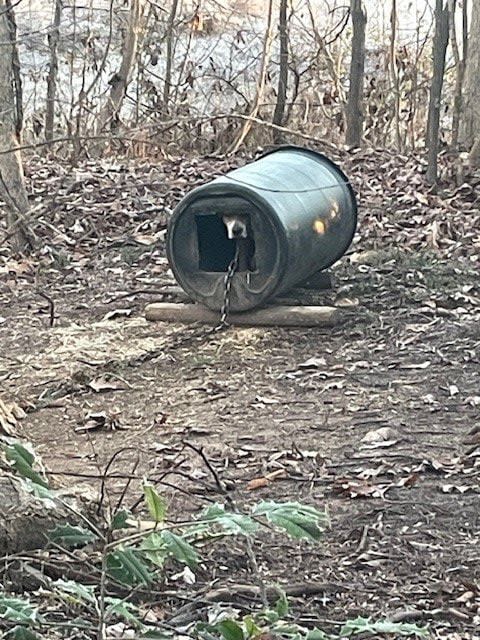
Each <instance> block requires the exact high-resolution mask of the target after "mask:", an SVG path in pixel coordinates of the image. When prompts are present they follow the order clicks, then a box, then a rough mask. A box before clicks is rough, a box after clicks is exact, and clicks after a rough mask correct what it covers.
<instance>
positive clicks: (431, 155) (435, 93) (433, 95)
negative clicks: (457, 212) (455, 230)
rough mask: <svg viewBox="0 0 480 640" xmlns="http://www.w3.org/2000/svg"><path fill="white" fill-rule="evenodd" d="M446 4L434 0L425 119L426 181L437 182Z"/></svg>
mask: <svg viewBox="0 0 480 640" xmlns="http://www.w3.org/2000/svg"><path fill="white" fill-rule="evenodd" d="M448 22H449V20H448V5H447V2H446V0H436V2H435V35H434V36H433V52H432V57H433V75H432V84H431V87H430V100H429V104H428V121H427V136H426V138H427V140H426V142H427V149H428V154H427V160H428V166H427V181H428V182H429V183H430V184H435V183H436V182H437V177H438V176H437V174H438V166H437V165H438V162H437V161H438V145H439V139H438V138H439V129H440V104H441V100H442V87H443V78H444V74H445V56H446V52H447V45H448V35H449V26H448Z"/></svg>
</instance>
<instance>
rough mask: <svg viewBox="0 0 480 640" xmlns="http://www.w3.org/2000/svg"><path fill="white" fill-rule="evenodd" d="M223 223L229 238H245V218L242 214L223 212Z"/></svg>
mask: <svg viewBox="0 0 480 640" xmlns="http://www.w3.org/2000/svg"><path fill="white" fill-rule="evenodd" d="M222 221H223V224H224V225H225V227H226V229H227V237H228V239H229V240H238V239H239V238H247V237H248V230H247V219H246V216H244V215H242V214H237V215H232V214H228V213H226V214H224V215H223V216H222Z"/></svg>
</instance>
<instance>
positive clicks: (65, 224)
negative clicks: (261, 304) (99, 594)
mask: <svg viewBox="0 0 480 640" xmlns="http://www.w3.org/2000/svg"><path fill="white" fill-rule="evenodd" d="M367 161H368V162H370V163H371V164H370V165H369V164H368V162H367ZM377 162H378V159H376V158H373V159H370V158H367V159H365V158H364V159H363V161H362V162H360V161H359V160H358V159H356V158H353V159H351V160H349V163H350V164H349V165H348V166H347V172H348V170H350V173H351V175H352V176H353V181H354V184H355V186H356V188H357V191H359V192H360V203H361V210H360V226H359V234H358V237H357V239H356V242H355V244H354V246H353V247H352V249H351V251H350V252H349V255H348V256H347V257H346V258H344V259H343V260H342V262H341V263H340V265H339V266H338V267H336V268H335V269H334V286H333V289H332V290H331V291H328V292H323V293H319V294H316V301H319V302H325V303H328V304H331V303H333V304H339V305H341V306H343V307H344V308H345V309H346V319H345V321H344V322H343V323H342V324H340V325H339V326H336V327H334V328H331V329H285V328H255V329H250V328H242V329H240V328H229V329H228V330H225V331H223V332H221V333H218V334H215V335H213V336H212V335H209V336H207V335H204V330H203V329H199V328H195V327H194V328H192V327H182V326H181V325H178V324H155V323H147V322H146V321H145V320H144V318H143V308H144V306H145V304H146V303H147V302H151V301H152V300H160V299H174V298H175V294H170V293H168V291H169V287H170V286H171V285H172V284H173V281H172V279H171V276H170V275H169V273H168V270H167V264H166V258H165V251H164V239H163V238H164V235H163V230H164V228H165V224H166V221H167V219H168V215H169V212H170V210H171V207H172V206H173V205H174V204H175V202H176V201H178V199H179V198H180V197H181V195H182V194H183V193H184V192H185V190H186V189H188V188H189V187H190V186H191V185H192V184H196V183H199V182H202V181H203V180H205V179H207V178H208V177H209V176H210V175H211V174H212V173H215V171H221V170H224V169H225V167H226V163H225V162H224V161H217V160H213V159H210V160H209V159H206V160H202V161H200V160H199V161H198V162H196V163H195V162H193V163H190V164H189V165H188V167H185V166H184V164H182V163H181V162H174V161H168V162H167V161H164V162H163V163H157V165H156V166H155V167H154V168H152V167H151V166H148V167H147V166H146V165H138V164H127V163H125V164H122V165H114V164H113V163H110V164H105V165H98V164H95V165H94V164H93V163H90V164H89V163H85V165H84V166H81V167H80V168H79V169H76V170H74V171H70V170H68V169H67V168H63V167H61V166H57V165H55V164H53V163H52V164H48V163H45V164H43V163H41V162H39V161H35V160H32V162H31V165H30V170H29V179H30V181H31V185H32V189H33V193H34V195H33V196H32V201H33V204H34V205H35V203H42V205H41V206H42V208H41V210H40V211H39V213H38V224H39V227H38V229H39V231H38V233H39V235H40V236H41V237H42V238H43V240H44V243H45V249H44V250H43V251H42V254H41V255H38V256H36V257H35V258H32V259H28V260H26V259H24V260H19V259H15V258H14V257H13V256H12V255H10V253H9V252H8V251H7V250H6V249H5V250H3V249H2V250H1V251H0V304H1V306H0V345H1V347H0V381H1V389H2V394H1V397H2V398H3V399H4V400H6V401H10V402H11V401H15V402H17V403H18V404H19V405H20V406H22V407H23V408H24V409H25V410H26V412H27V416H26V418H25V419H23V420H22V421H21V422H20V423H19V425H18V434H19V435H20V436H22V437H25V438H27V439H28V440H29V441H31V442H32V443H33V444H34V446H35V448H36V450H37V451H38V453H39V454H41V456H42V459H43V461H44V463H45V465H46V467H47V468H48V469H50V470H51V471H52V472H53V474H54V477H55V478H56V481H57V482H59V483H61V484H72V483H75V484H77V483H82V482H87V483H89V484H91V485H92V486H95V487H98V485H99V477H100V476H101V475H102V474H103V473H104V470H105V467H106V465H107V464H108V463H109V461H111V460H112V456H114V454H117V455H116V457H115V459H114V461H113V463H112V464H111V467H110V469H109V471H110V472H111V473H114V475H116V477H114V478H111V479H110V480H109V481H108V483H107V484H108V487H109V491H110V493H109V495H110V499H111V501H112V504H114V502H115V496H116V495H118V494H119V492H120V491H121V490H122V487H124V486H125V483H126V477H127V476H129V475H134V476H135V477H138V478H139V479H141V478H142V476H143V475H145V476H148V477H149V478H150V479H152V481H157V482H158V483H159V484H158V487H159V490H161V491H162V492H164V493H165V495H167V496H168V498H169V500H170V501H171V507H170V509H171V513H172V516H173V517H174V519H175V518H177V517H178V518H179V519H182V518H183V519H185V516H188V514H189V513H192V512H196V511H197V510H198V509H199V508H201V507H203V506H205V504H206V503H208V502H209V501H214V502H223V503H224V502H225V500H226V497H225V493H222V491H225V490H226V491H227V494H228V498H229V499H230V500H233V501H234V502H235V504H237V505H249V504H253V503H255V502H258V501H259V500H263V499H275V500H279V501H281V500H299V501H303V502H306V503H308V504H313V505H315V506H317V507H318V508H322V509H323V508H326V509H328V512H329V514H330V518H331V526H330V528H329V529H328V530H327V532H326V534H325V537H324V539H323V541H322V542H321V543H320V544H315V545H314V544H307V543H299V542H294V541H291V540H289V539H287V538H284V537H278V538H277V537H273V538H271V537H268V536H266V537H262V539H261V540H260V541H259V542H258V546H257V554H258V558H257V559H258V563H259V566H260V569H261V572H262V574H263V576H264V578H265V580H266V581H267V582H269V583H276V584H281V585H284V586H286V587H287V588H288V585H291V584H292V583H304V584H306V583H316V584H317V585H318V583H321V584H323V587H322V588H321V589H320V590H317V592H316V593H308V588H305V593H304V594H303V595H299V596H297V597H293V598H292V599H291V604H292V610H293V611H294V612H295V616H296V620H297V621H299V622H302V623H305V624H306V625H307V626H308V625H313V624H317V625H318V626H322V625H323V626H324V627H326V628H333V629H335V628H336V624H337V623H341V622H342V621H344V620H345V619H347V618H352V617H356V616H357V615H363V616H372V617H374V618H376V619H378V618H383V617H386V616H388V617H390V618H391V619H394V620H397V621H404V620H405V621H407V620H408V621H410V620H412V621H416V622H418V623H419V624H423V623H428V624H429V626H430V630H431V637H433V638H449V639H459V640H460V639H461V640H463V639H465V640H467V639H473V638H480V632H479V631H478V629H479V628H480V484H479V477H480V425H479V422H480V384H479V374H480V323H479V321H480V282H479V266H480V261H479V253H480V241H479V238H480V222H479V220H480V216H479V215H478V201H477V200H475V197H474V196H473V195H472V193H473V191H468V190H467V191H466V188H464V190H463V191H462V192H460V193H459V192H457V191H456V190H453V191H452V193H453V195H452V196H450V195H448V194H447V196H446V195H445V193H443V194H440V195H439V196H436V195H433V194H430V195H429V194H427V195H421V194H420V191H421V188H420V187H419V186H417V185H416V184H415V183H413V185H412V183H411V180H410V179H409V178H408V171H407V169H405V178H404V180H403V183H399V184H397V183H396V182H395V183H394V186H392V183H393V182H392V181H394V180H397V178H396V177H395V178H392V180H391V181H390V182H389V183H388V184H387V186H386V187H385V186H384V188H383V190H381V189H378V188H377V187H376V183H375V181H373V180H371V179H370V177H371V173H369V171H371V169H370V168H369V167H371V166H373V165H374V164H376V163H377ZM385 162H386V163H388V166H389V167H390V166H392V167H393V166H394V165H395V159H391V158H386V159H385ZM409 162H411V163H412V166H414V164H413V160H412V161H409ZM407 165H408V163H407ZM389 175H390V176H393V173H391V174H389ZM402 185H403V186H402ZM452 189H453V187H452ZM399 193H400V195H399ZM415 193H416V194H417V195H416V196H415V195H412V194H415ZM422 193H423V192H422ZM402 194H403V195H402ZM405 194H406V195H405ZM406 196H408V197H410V198H413V200H414V201H415V202H413V201H409V200H408V199H406ZM402 197H403V200H402ZM422 198H424V199H425V200H426V202H422ZM446 200H447V201H448V206H449V207H451V211H450V210H447V208H446V207H447V205H445V204H444V203H445V201H446ZM462 207H463V208H462ZM422 216H423V217H422ZM428 216H430V217H428ZM435 222H436V226H435V224H434V223H435ZM462 225H463V226H462ZM459 229H460V231H459ZM295 295H299V296H300V297H301V296H302V295H303V294H302V292H299V293H297V294H295ZM49 301H51V302H49ZM52 304H53V313H54V316H55V322H54V325H53V327H50V326H49V318H50V313H51V311H52V306H51V305H52ZM182 341H183V342H182ZM91 414H94V415H95V414H100V416H99V417H97V418H96V419H95V418H92V417H91ZM191 445H193V447H194V448H192V447H191ZM195 449H202V451H203V453H204V456H203V457H202V455H200V454H199V453H198V451H195ZM213 472H215V473H213ZM264 478H267V479H268V478H270V479H269V480H268V481H265V480H263V479H264ZM252 481H253V482H252ZM132 500H134V498H133V497H132ZM204 557H205V562H204V564H203V565H202V568H201V570H200V572H199V575H198V576H197V582H196V584H195V585H194V586H188V585H186V584H183V583H182V581H181V579H179V578H177V580H176V581H175V580H171V581H170V582H168V581H167V583H166V584H167V591H168V593H169V596H168V598H167V600H166V603H165V604H164V605H163V606H164V607H165V617H166V619H170V618H171V619H172V620H173V619H174V618H172V616H175V615H177V614H178V607H179V606H180V605H181V604H183V603H184V599H185V598H186V597H188V594H190V596H191V595H192V592H193V593H194V595H195V596H200V595H201V594H203V593H204V592H206V591H208V590H209V589H211V588H212V587H214V588H218V587H223V586H228V585H233V586H232V587H231V589H232V592H234V591H235V586H234V585H238V584H245V583H250V584H252V583H254V577H252V576H251V574H250V569H249V565H248V562H247V560H246V557H245V552H244V549H243V547H242V544H241V541H238V542H234V543H233V544H231V545H230V546H229V547H228V548H226V547H225V548H223V547H222V546H221V545H220V546H219V547H216V548H215V549H206V550H205V552H204ZM159 597H160V595H159ZM242 602H243V605H242ZM242 602H241V603H240V604H238V602H237V605H238V606H239V607H240V608H241V607H242V606H247V605H248V606H250V605H251V602H248V601H245V600H243V601H242ZM197 613H198V615H199V616H201V607H200V610H199V611H197Z"/></svg>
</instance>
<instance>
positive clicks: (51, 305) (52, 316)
mask: <svg viewBox="0 0 480 640" xmlns="http://www.w3.org/2000/svg"><path fill="white" fill-rule="evenodd" d="M36 293H37V295H38V296H40V297H41V298H43V299H44V300H46V301H47V302H48V309H49V312H50V317H49V323H48V326H49V327H53V325H54V322H55V303H54V302H53V300H52V298H50V296H47V294H46V293H43V291H39V290H38V289H37V292H36Z"/></svg>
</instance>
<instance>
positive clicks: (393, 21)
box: [390, 0, 402, 151]
mask: <svg viewBox="0 0 480 640" xmlns="http://www.w3.org/2000/svg"><path fill="white" fill-rule="evenodd" d="M390 27H391V32H390V75H391V79H392V87H393V97H394V124H395V145H396V147H397V149H398V150H399V151H401V150H402V138H401V135H400V83H399V80H398V68H397V52H396V48H397V0H392V11H391V14H390Z"/></svg>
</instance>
